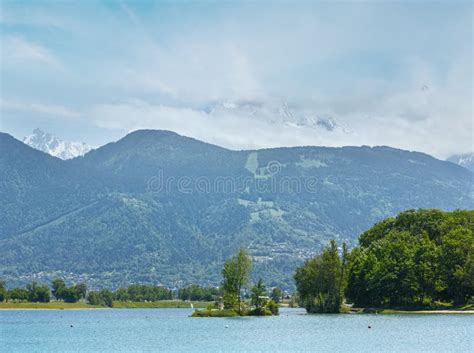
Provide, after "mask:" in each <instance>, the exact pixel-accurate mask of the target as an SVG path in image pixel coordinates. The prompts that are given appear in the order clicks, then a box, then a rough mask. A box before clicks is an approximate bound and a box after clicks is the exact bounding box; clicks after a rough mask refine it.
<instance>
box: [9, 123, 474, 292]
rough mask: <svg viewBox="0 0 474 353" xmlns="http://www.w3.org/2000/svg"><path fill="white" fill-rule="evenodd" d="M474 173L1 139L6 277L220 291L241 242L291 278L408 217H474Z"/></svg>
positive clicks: (330, 151) (269, 268)
mask: <svg viewBox="0 0 474 353" xmlns="http://www.w3.org/2000/svg"><path fill="white" fill-rule="evenodd" d="M472 185H473V174H472V173H471V172H470V171H468V170H466V169H464V168H461V167H460V166H457V165H455V164H453V163H450V162H446V161H441V160H438V159H435V158H433V157H431V156H429V155H426V154H423V153H418V152H409V151H403V150H399V149H394V148H390V147H385V146H380V147H367V146H362V147H341V148H328V147H310V146H307V147H292V148H271V149H261V150H248V151H233V150H228V149H225V148H222V147H219V146H215V145H211V144H208V143H204V142H201V141H198V140H195V139H192V138H188V137H184V136H180V135H178V134H176V133H173V132H170V131H160V130H139V131H135V132H132V133H130V134H128V135H127V136H125V137H124V138H122V139H121V140H119V141H117V142H112V143H109V144H107V145H105V146H102V147H100V148H97V149H95V150H91V151H90V152H88V153H86V154H85V155H84V156H79V157H76V158H73V159H69V160H61V159H59V158H55V157H53V156H50V155H49V154H46V153H43V152H41V151H38V150H36V149H33V148H31V147H30V146H28V145H26V144H25V143H23V142H21V141H18V140H16V139H15V138H13V137H12V136H10V135H8V134H5V133H0V197H1V200H2V202H1V204H0V277H3V278H4V279H7V280H8V281H9V282H11V283H18V284H20V283H24V282H26V281H30V280H41V281H49V280H50V279H52V278H53V277H56V276H61V277H63V278H65V279H66V280H68V281H79V280H85V281H87V282H88V283H89V284H90V285H91V286H96V287H100V286H108V287H117V286H121V285H125V284H128V283H132V282H142V283H161V284H164V285H167V286H171V287H178V286H182V285H185V284H189V283H201V284H212V285H217V284H218V283H219V280H220V269H221V266H222V262H223V260H224V259H225V258H227V257H228V256H230V255H231V254H233V253H234V252H235V251H236V249H238V248H239V247H241V246H243V247H246V248H247V249H248V250H249V252H250V254H251V256H252V257H253V260H254V268H255V271H254V273H255V276H256V277H258V276H262V277H263V278H264V279H265V280H266V281H267V283H268V285H269V286H275V285H279V286H282V287H284V288H289V287H291V286H292V283H293V281H292V273H293V271H294V269H295V267H296V266H297V265H299V264H301V263H302V262H303V261H304V259H306V258H308V257H309V256H311V255H313V254H315V253H317V252H318V251H319V250H320V249H321V247H322V246H324V245H325V244H327V242H328V241H329V240H330V239H337V240H338V241H339V242H341V241H347V242H348V243H349V244H350V245H354V244H355V242H356V239H357V237H358V235H359V234H360V233H361V232H363V231H364V230H366V229H368V228H370V227H371V226H372V225H373V224H374V223H375V222H377V221H380V220H382V219H384V218H386V217H388V216H393V215H395V214H397V213H398V212H400V211H402V210H406V209H411V208H440V209H443V210H453V209H458V208H464V209H472V208H473V206H474V193H473V189H472Z"/></svg>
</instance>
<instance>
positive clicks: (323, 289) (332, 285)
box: [295, 240, 345, 313]
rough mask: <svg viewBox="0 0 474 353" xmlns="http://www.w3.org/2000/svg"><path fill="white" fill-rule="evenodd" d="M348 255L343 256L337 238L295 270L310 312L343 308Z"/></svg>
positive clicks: (301, 298)
mask: <svg viewBox="0 0 474 353" xmlns="http://www.w3.org/2000/svg"><path fill="white" fill-rule="evenodd" d="M344 264H345V258H344V256H343V259H342V260H341V258H340V256H339V254H338V249H337V245H336V242H335V241H334V240H332V241H331V243H330V245H329V246H328V247H326V248H325V249H324V250H323V252H322V253H321V254H320V255H318V256H316V257H314V258H312V259H310V260H307V261H306V262H305V263H304V265H303V266H301V267H299V268H298V269H297V270H296V273H295V281H296V287H297V289H298V293H299V296H300V300H301V301H302V303H303V305H304V307H305V308H306V310H307V311H308V312H309V313H338V312H340V308H341V304H342V298H343V289H344V288H343V285H344V278H343V277H344Z"/></svg>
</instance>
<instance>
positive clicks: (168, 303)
mask: <svg viewBox="0 0 474 353" xmlns="http://www.w3.org/2000/svg"><path fill="white" fill-rule="evenodd" d="M191 303H192V304H193V307H194V308H207V307H208V306H209V305H212V304H213V303H214V302H184V301H182V300H160V301H156V302H120V301H114V308H128V309H133V308H137V309H138V308H150V309H151V308H191Z"/></svg>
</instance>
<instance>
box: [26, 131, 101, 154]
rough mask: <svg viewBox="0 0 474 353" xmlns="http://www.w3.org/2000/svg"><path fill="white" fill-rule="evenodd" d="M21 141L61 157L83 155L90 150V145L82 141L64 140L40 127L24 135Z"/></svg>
mask: <svg viewBox="0 0 474 353" xmlns="http://www.w3.org/2000/svg"><path fill="white" fill-rule="evenodd" d="M23 142H24V143H25V144H27V145H28V146H31V147H33V148H35V149H37V150H40V151H42V152H45V153H47V154H50V155H51V156H54V157H58V158H61V159H71V158H74V157H78V156H83V155H85V154H86V153H87V152H89V151H91V150H92V147H91V146H89V145H87V144H85V143H83V142H73V141H64V140H61V139H60V138H58V137H56V136H55V135H53V134H50V133H46V132H44V131H42V130H41V129H35V130H33V133H32V134H31V135H28V136H26V137H25V138H24V139H23Z"/></svg>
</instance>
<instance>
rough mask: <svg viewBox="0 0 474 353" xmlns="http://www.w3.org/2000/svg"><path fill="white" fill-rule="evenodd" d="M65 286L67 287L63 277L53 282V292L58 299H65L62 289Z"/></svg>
mask: <svg viewBox="0 0 474 353" xmlns="http://www.w3.org/2000/svg"><path fill="white" fill-rule="evenodd" d="M65 288H66V283H65V282H64V281H63V280H62V279H61V278H55V279H53V281H52V282H51V293H52V294H53V296H54V297H55V298H56V299H58V300H61V299H63V297H62V291H63V290H64V289H65Z"/></svg>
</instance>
